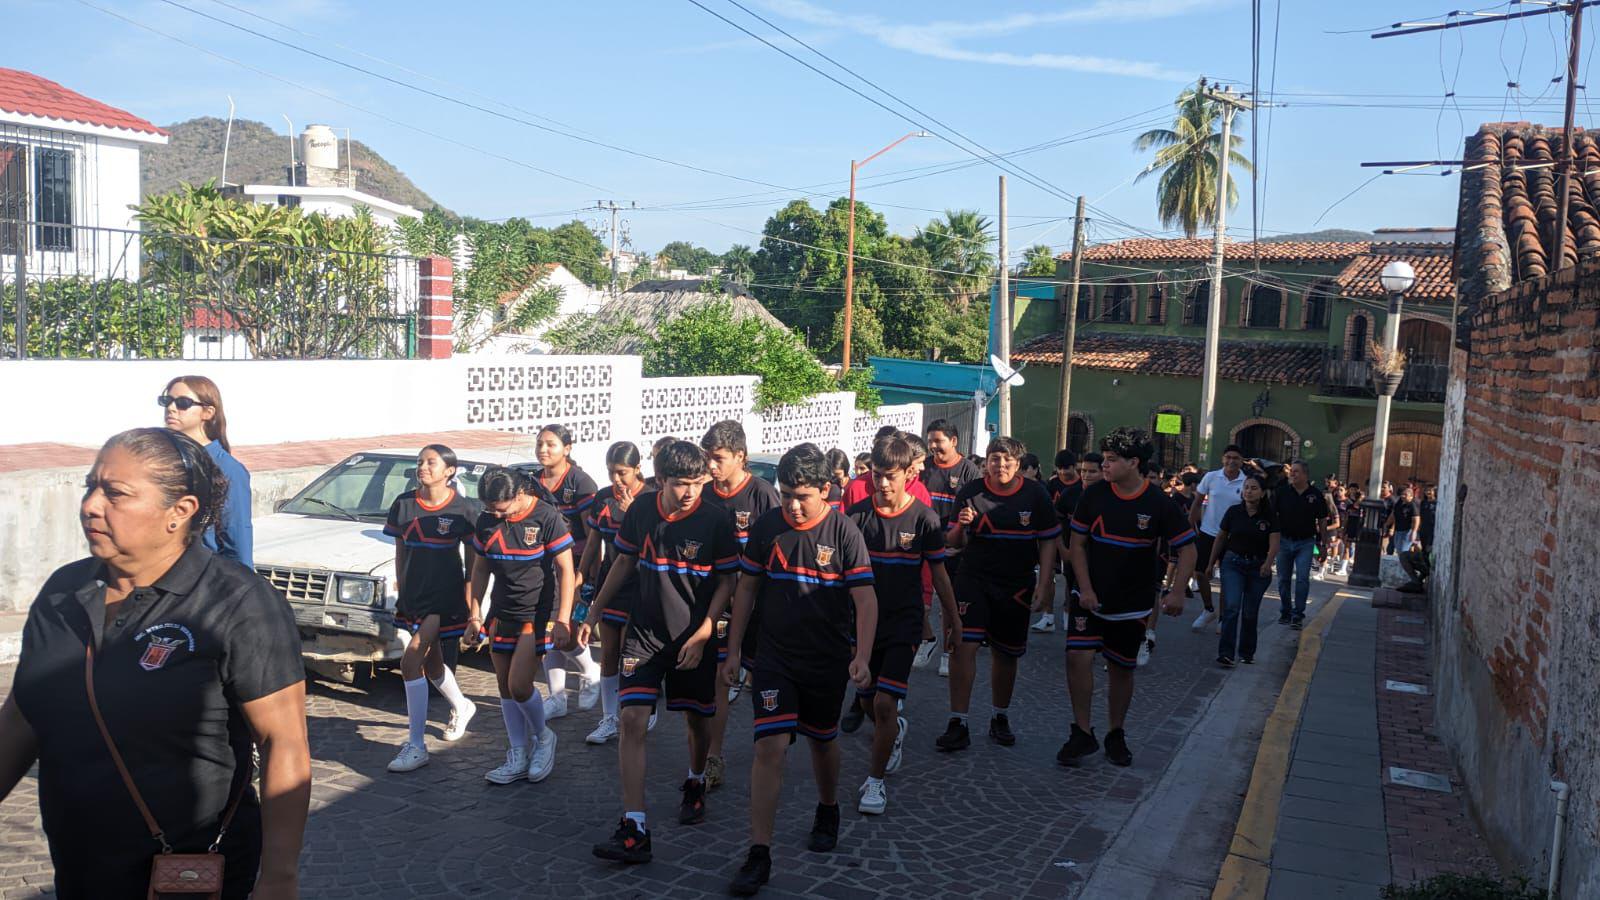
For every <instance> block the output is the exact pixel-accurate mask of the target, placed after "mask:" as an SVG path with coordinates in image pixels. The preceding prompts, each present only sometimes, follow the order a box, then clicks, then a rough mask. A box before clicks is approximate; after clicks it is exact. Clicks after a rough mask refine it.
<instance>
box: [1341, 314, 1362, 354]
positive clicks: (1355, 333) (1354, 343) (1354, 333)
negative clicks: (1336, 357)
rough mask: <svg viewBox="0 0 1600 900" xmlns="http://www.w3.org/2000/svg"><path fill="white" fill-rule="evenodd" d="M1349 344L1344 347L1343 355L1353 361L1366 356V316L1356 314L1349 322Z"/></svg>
mask: <svg viewBox="0 0 1600 900" xmlns="http://www.w3.org/2000/svg"><path fill="white" fill-rule="evenodd" d="M1348 343H1349V346H1348V347H1346V348H1345V350H1346V352H1345V356H1347V357H1349V358H1350V359H1351V360H1352V361H1354V362H1360V361H1361V360H1364V359H1366V358H1367V317H1366V316H1363V315H1357V316H1355V317H1354V320H1353V321H1352V322H1351V323H1350V340H1349V342H1348Z"/></svg>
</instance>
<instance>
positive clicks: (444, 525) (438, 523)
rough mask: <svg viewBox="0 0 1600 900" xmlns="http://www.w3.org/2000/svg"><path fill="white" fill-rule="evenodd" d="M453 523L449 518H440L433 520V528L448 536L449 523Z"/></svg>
mask: <svg viewBox="0 0 1600 900" xmlns="http://www.w3.org/2000/svg"><path fill="white" fill-rule="evenodd" d="M453 521H454V520H453V519H451V518H450V517H449V516H440V517H439V518H437V519H435V520H434V523H433V527H434V529H435V530H437V531H438V532H439V533H440V534H449V533H450V523H451V522H453Z"/></svg>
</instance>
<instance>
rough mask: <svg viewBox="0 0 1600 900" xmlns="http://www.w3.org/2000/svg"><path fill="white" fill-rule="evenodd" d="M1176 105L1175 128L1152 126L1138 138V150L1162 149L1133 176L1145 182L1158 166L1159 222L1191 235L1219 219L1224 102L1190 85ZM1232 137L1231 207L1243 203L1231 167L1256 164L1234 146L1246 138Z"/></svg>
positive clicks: (1180, 95) (1230, 156) (1230, 151)
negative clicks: (1240, 201) (1219, 180)
mask: <svg viewBox="0 0 1600 900" xmlns="http://www.w3.org/2000/svg"><path fill="white" fill-rule="evenodd" d="M1176 106H1177V109H1178V117H1177V118H1176V119H1174V120H1173V122H1172V127H1171V128H1156V129H1152V130H1150V131H1146V132H1145V133H1144V134H1141V135H1139V137H1137V138H1136V139H1134V142H1133V146H1134V149H1136V150H1140V151H1144V150H1149V149H1150V148H1152V147H1156V148H1159V149H1158V150H1157V151H1156V156H1155V159H1153V160H1151V161H1150V165H1148V166H1145V168H1144V171H1142V172H1140V173H1139V177H1138V178H1136V179H1134V180H1135V181H1143V180H1144V179H1145V178H1146V177H1147V176H1149V175H1152V174H1154V173H1155V172H1157V171H1160V172H1161V180H1160V182H1159V183H1158V184H1157V185H1156V198H1157V203H1158V206H1159V212H1160V214H1161V224H1163V225H1166V226H1168V227H1172V226H1174V225H1176V226H1178V227H1180V228H1182V229H1183V233H1184V235H1185V236H1187V237H1191V238H1192V237H1194V236H1195V235H1196V234H1197V233H1199V231H1200V229H1201V228H1202V227H1204V226H1207V225H1210V224H1212V223H1213V222H1215V221H1216V220H1217V159H1218V157H1219V156H1220V155H1221V152H1220V151H1221V149H1222V133H1221V126H1222V104H1220V103H1218V102H1217V101H1215V100H1208V99H1206V97H1205V96H1204V95H1202V94H1201V93H1200V91H1199V89H1198V88H1189V89H1187V90H1185V91H1184V92H1183V93H1181V94H1179V95H1178V101H1177V103H1176ZM1229 137H1230V140H1229V141H1228V143H1229V144H1230V146H1229V148H1228V162H1229V163H1230V166H1229V169H1230V171H1229V173H1228V206H1230V207H1233V206H1237V205H1238V203H1239V188H1238V186H1237V185H1236V184H1235V183H1234V177H1233V173H1232V171H1231V169H1232V168H1233V167H1238V168H1241V169H1243V170H1244V171H1245V172H1246V173H1249V172H1251V171H1252V169H1251V166H1250V159H1249V158H1248V157H1246V156H1245V155H1244V154H1243V153H1240V152H1238V151H1237V150H1235V149H1234V148H1235V147H1238V146H1239V145H1240V144H1242V143H1244V138H1241V137H1239V136H1238V135H1237V134H1234V135H1230V136H1229Z"/></svg>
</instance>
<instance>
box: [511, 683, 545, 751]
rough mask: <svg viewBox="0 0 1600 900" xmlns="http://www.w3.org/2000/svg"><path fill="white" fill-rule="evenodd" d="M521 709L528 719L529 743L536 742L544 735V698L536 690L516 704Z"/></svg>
mask: <svg viewBox="0 0 1600 900" xmlns="http://www.w3.org/2000/svg"><path fill="white" fill-rule="evenodd" d="M517 706H518V707H520V708H521V709H522V715H523V716H524V717H526V718H527V720H528V737H529V738H530V740H529V741H528V743H529V744H533V743H536V742H537V741H538V740H539V739H540V738H541V737H543V735H544V698H543V697H541V696H539V692H538V691H534V692H533V696H531V697H529V698H528V699H526V700H524V701H522V702H521V703H518V704H517Z"/></svg>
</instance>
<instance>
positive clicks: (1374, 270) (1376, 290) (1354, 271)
mask: <svg viewBox="0 0 1600 900" xmlns="http://www.w3.org/2000/svg"><path fill="white" fill-rule="evenodd" d="M1397 259H1398V260H1404V261H1406V262H1408V263H1410V264H1411V268H1413V269H1415V270H1416V273H1417V281H1416V284H1414V285H1412V286H1411V290H1410V291H1409V292H1408V293H1407V294H1406V297H1405V299H1406V300H1407V301H1408V302H1409V301H1424V302H1435V303H1449V302H1450V301H1452V300H1454V299H1455V296H1456V280H1455V274H1454V273H1453V272H1452V271H1451V268H1452V266H1451V246H1450V245H1449V244H1433V245H1411V246H1403V245H1399V244H1388V245H1386V244H1373V245H1372V252H1371V253H1369V254H1367V255H1365V256H1358V257H1356V258H1355V259H1353V260H1351V261H1350V264H1349V265H1347V266H1345V267H1344V271H1342V272H1340V273H1339V278H1338V283H1339V293H1340V294H1341V295H1342V296H1345V297H1368V298H1375V299H1384V298H1387V297H1388V296H1389V295H1388V294H1387V293H1386V292H1385V291H1384V289H1383V284H1382V283H1381V282H1380V281H1378V275H1379V274H1380V273H1381V272H1382V271H1383V267H1384V266H1386V265H1388V264H1389V262H1390V261H1392V260H1397Z"/></svg>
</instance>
